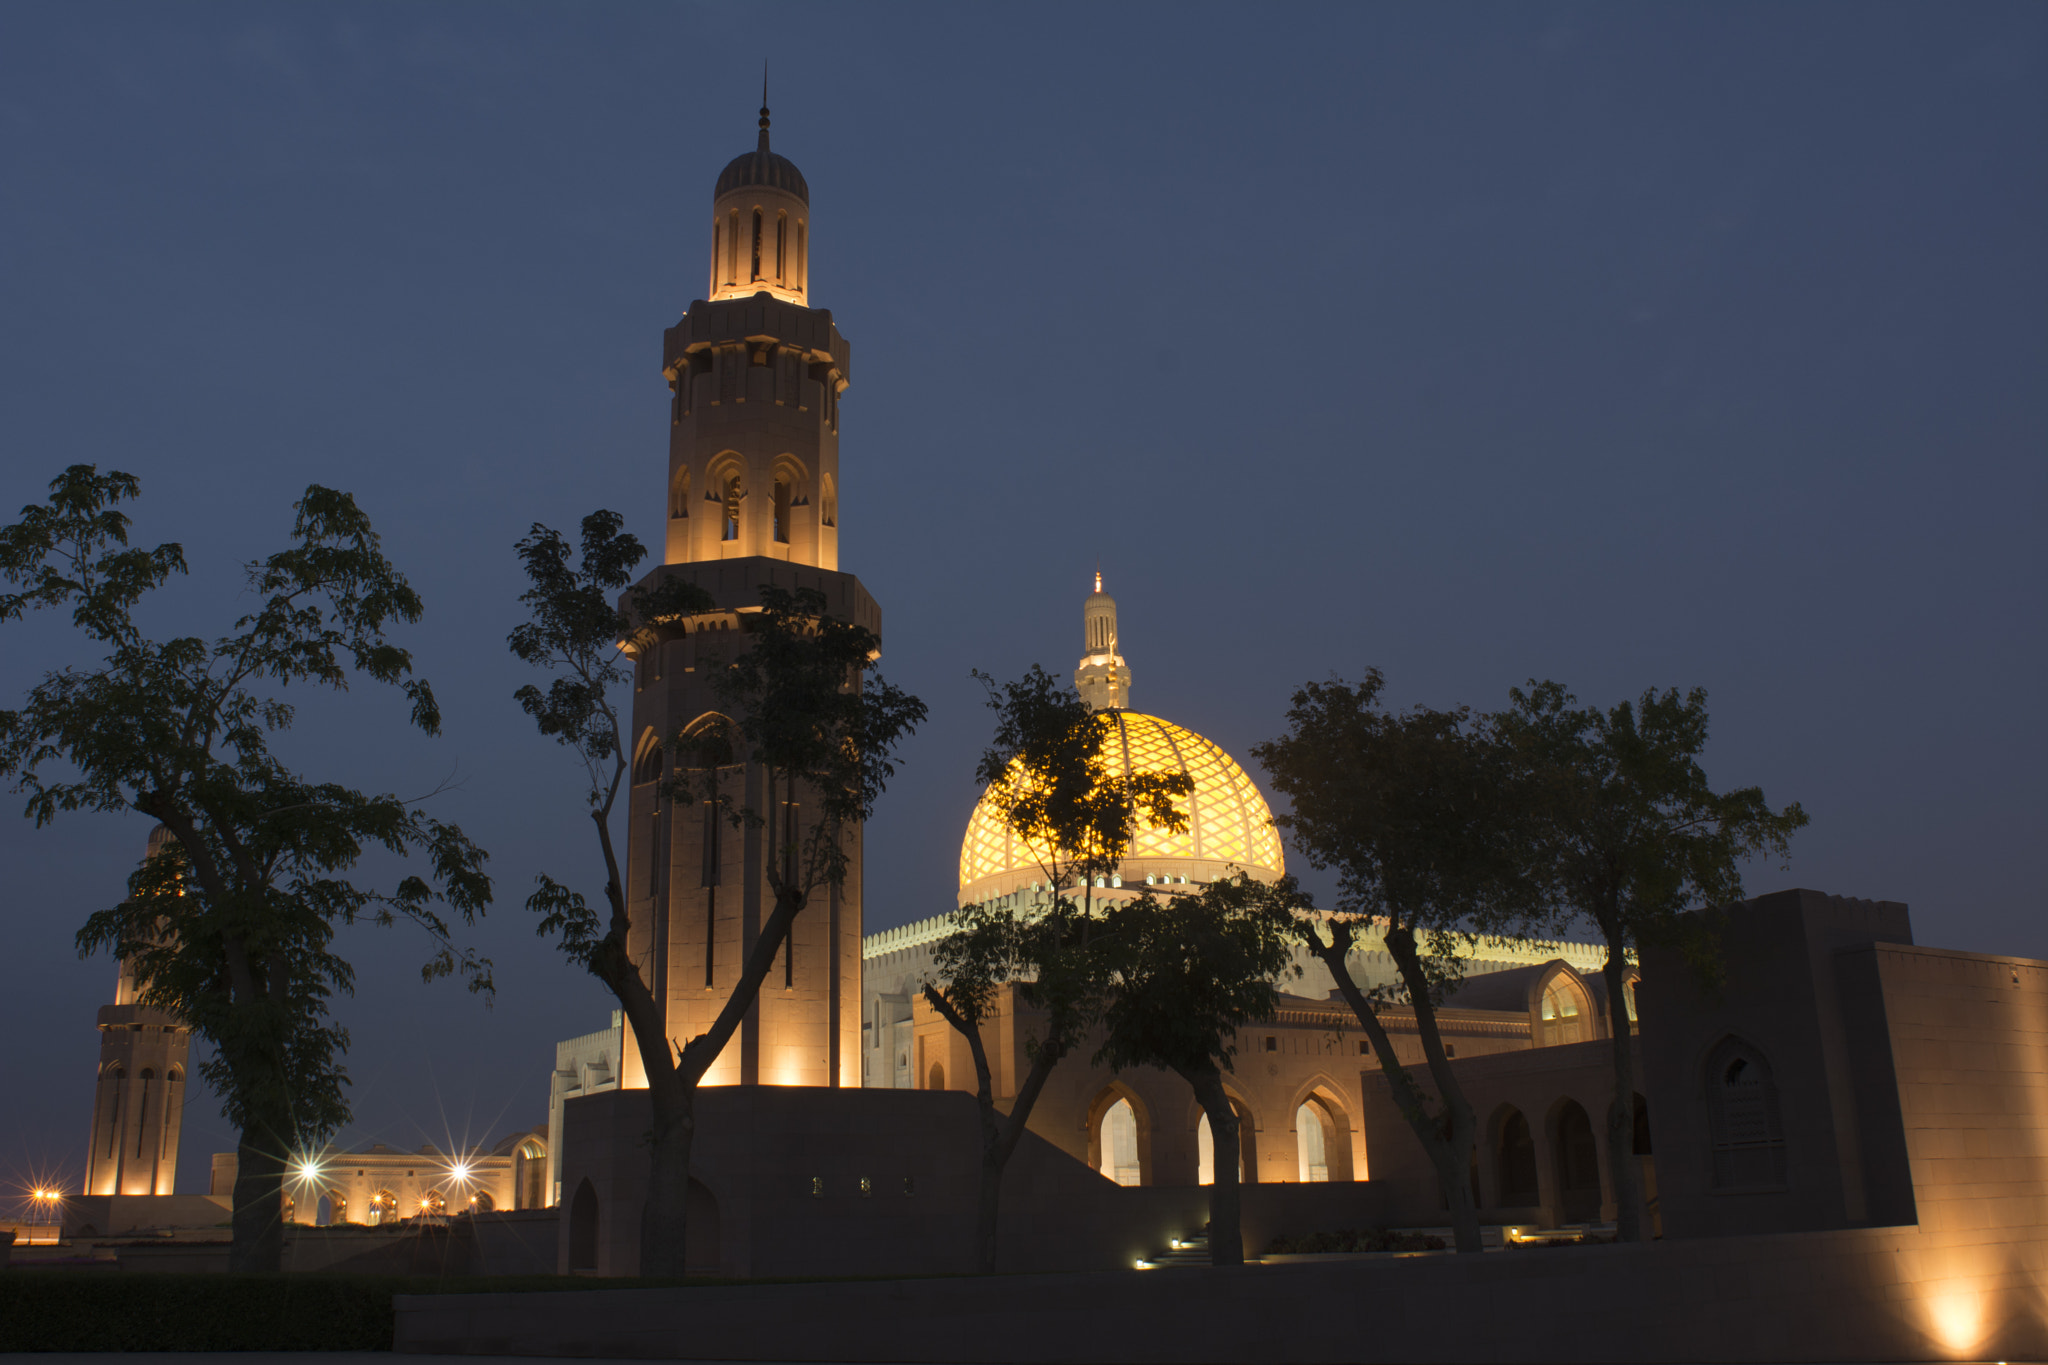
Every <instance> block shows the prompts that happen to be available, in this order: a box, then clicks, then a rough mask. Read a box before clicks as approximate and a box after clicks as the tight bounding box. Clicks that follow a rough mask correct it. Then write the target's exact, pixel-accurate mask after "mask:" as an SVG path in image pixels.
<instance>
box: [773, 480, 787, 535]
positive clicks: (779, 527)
mask: <svg viewBox="0 0 2048 1365" xmlns="http://www.w3.org/2000/svg"><path fill="white" fill-rule="evenodd" d="M789 512H790V486H789V480H788V479H787V478H780V479H777V480H776V481H775V543H776V544H778V545H787V544H789Z"/></svg>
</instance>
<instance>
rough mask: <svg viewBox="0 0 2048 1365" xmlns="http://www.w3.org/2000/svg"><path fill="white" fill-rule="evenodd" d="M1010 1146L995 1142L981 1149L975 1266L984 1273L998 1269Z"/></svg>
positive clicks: (975, 1216)
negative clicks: (998, 1239)
mask: <svg viewBox="0 0 2048 1365" xmlns="http://www.w3.org/2000/svg"><path fill="white" fill-rule="evenodd" d="M1009 1155H1010V1153H1009V1150H1008V1149H1007V1148H1002V1147H999V1146H995V1145H990V1146H984V1147H983V1148H982V1151H981V1194H980V1197H979V1199H978V1200H977V1201H976V1203H975V1208H974V1262H975V1269H977V1270H978V1271H980V1272H981V1273H982V1274H984V1275H993V1274H995V1273H996V1227H997V1218H998V1216H999V1215H1000V1213H1001V1211H1002V1203H1003V1168H1004V1167H1005V1166H1007V1165H1008V1164H1009Z"/></svg>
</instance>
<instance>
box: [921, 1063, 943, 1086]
mask: <svg viewBox="0 0 2048 1365" xmlns="http://www.w3.org/2000/svg"><path fill="white" fill-rule="evenodd" d="M945 1088H946V1068H945V1067H943V1066H940V1065H939V1064H938V1063H937V1062H933V1063H932V1069H931V1074H930V1075H929V1076H928V1077H927V1078H926V1085H925V1089H927V1090H944V1089H945Z"/></svg>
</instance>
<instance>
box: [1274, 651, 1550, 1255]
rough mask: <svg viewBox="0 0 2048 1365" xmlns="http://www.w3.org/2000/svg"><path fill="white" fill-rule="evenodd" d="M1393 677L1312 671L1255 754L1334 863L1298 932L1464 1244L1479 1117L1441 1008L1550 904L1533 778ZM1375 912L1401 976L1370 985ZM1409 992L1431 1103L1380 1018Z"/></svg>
mask: <svg viewBox="0 0 2048 1365" xmlns="http://www.w3.org/2000/svg"><path fill="white" fill-rule="evenodd" d="M1384 688H1385V680H1384V678H1383V677H1382V676H1381V674H1380V673H1379V671H1378V670H1377V669H1371V670H1368V671H1367V673H1366V675H1365V678H1364V680H1363V681H1361V682H1359V683H1358V684H1356V685H1352V684H1350V683H1345V682H1342V681H1338V680H1332V681H1330V682H1328V683H1310V684H1309V685H1308V686H1306V687H1304V688H1302V689H1301V690H1300V691H1298V692H1296V693H1295V694H1294V698H1293V703H1292V705H1291V706H1290V707H1289V709H1288V712H1287V722H1288V732H1287V734H1285V735H1283V736H1282V737H1281V738H1279V739H1275V740H1270V741H1268V742H1266V743H1264V744H1259V745H1255V746H1254V747H1253V749H1252V753H1253V754H1254V755H1255V756H1256V757H1257V758H1258V759H1259V761H1260V762H1261V763H1263V764H1265V766H1266V769H1267V771H1268V772H1270V773H1271V774H1272V776H1273V785H1274V786H1275V787H1276V788H1278V789H1279V790H1280V791H1281V792H1282V793H1284V794H1285V795H1286V796H1287V797H1288V799H1289V801H1290V802H1291V803H1292V807H1293V810H1292V813H1291V814H1289V815H1283V816H1280V817H1278V818H1277V820H1276V823H1278V824H1279V825H1280V826H1281V827H1282V828H1283V829H1286V830H1289V831H1290V832H1291V833H1292V834H1293V837H1294V844H1295V847H1296V848H1298V849H1299V850H1300V851H1301V853H1302V855H1303V856H1304V857H1306V858H1307V859H1308V861H1309V864H1310V865H1311V866H1313V867H1315V868H1318V869H1328V868H1334V869H1336V871H1337V878H1338V880H1337V886H1338V903H1337V908H1336V910H1335V912H1333V913H1330V914H1327V915H1303V916H1300V917H1299V918H1297V920H1296V921H1295V926H1296V933H1297V934H1298V935H1299V937H1300V938H1301V940H1302V942H1303V943H1305V944H1306V945H1307V947H1308V948H1309V950H1310V951H1311V952H1313V953H1314V954H1315V955H1316V957H1317V958H1318V959H1320V960H1321V961H1322V963H1323V964H1324V966H1326V967H1327V968H1329V971H1330V975H1331V976H1332V977H1333V978H1334V979H1335V980H1336V983H1337V989H1338V990H1339V991H1340V992H1342V994H1343V996H1344V1000H1345V1002H1346V1003H1347V1004H1349V1005H1350V1006H1351V1009H1352V1012H1353V1013H1354V1014H1356V1015H1357V1016H1358V1022H1359V1024H1360V1025H1361V1026H1362V1027H1363V1028H1364V1029H1365V1032H1366V1036H1367V1038H1368V1039H1370V1041H1371V1043H1372V1050H1373V1055H1374V1056H1376V1057H1377V1058H1378V1059H1379V1063H1380V1070H1381V1073H1382V1074H1383V1075H1385V1076H1386V1078H1387V1083H1388V1085H1389V1087H1390V1088H1391V1090H1392V1092H1393V1097H1394V1102H1395V1104H1396V1105H1397V1106H1398V1107H1399V1108H1400V1110H1401V1114H1402V1117H1404V1118H1405V1119H1407V1121H1408V1126H1409V1127H1410V1128H1411V1129H1412V1130H1413V1131H1414V1133H1415V1136H1416V1138H1417V1140H1418V1141H1420V1142H1421V1143H1422V1146H1423V1149H1424V1150H1425V1151H1426V1152H1427V1153H1428V1154H1429V1159H1430V1163H1431V1164H1432V1165H1433V1166H1434V1167H1435V1168H1436V1173H1437V1183H1438V1185H1439V1187H1440V1188H1441V1190H1442V1192H1443V1196H1444V1200H1445V1205H1446V1207H1447V1208H1449V1209H1450V1211H1451V1224H1452V1228H1453V1230H1454V1233H1455V1237H1456V1243H1457V1248H1458V1250H1459V1251H1461V1252H1477V1251H1480V1250H1482V1247H1481V1244H1480V1238H1479V1212H1478V1209H1477V1208H1476V1207H1475V1204H1474V1200H1473V1197H1472V1186H1471V1181H1470V1178H1469V1172H1470V1169H1471V1162H1472V1152H1473V1146H1474V1143H1475V1141H1476V1139H1477V1134H1478V1125H1477V1122H1476V1120H1475V1117H1474V1115H1473V1112H1472V1105H1471V1102H1470V1101H1469V1100H1468V1099H1466V1097H1465V1091H1464V1087H1463V1086H1462V1085H1461V1084H1460V1083H1459V1081H1458V1076H1457V1072H1456V1071H1455V1070H1454V1069H1453V1068H1452V1066H1451V1064H1450V1057H1449V1054H1448V1053H1446V1052H1445V1050H1444V1043H1443V1035H1442V1032H1441V1031H1440V1029H1439V1027H1438V1024H1437V1007H1438V1006H1439V1005H1440V1004H1441V1003H1442V1002H1443V999H1444V997H1445V995H1446V994H1448V993H1449V992H1450V991H1451V990H1453V989H1455V988H1456V986H1457V985H1458V983H1459V981H1460V980H1461V979H1462V977H1463V973H1464V959H1463V957H1462V956H1461V951H1462V950H1463V949H1465V948H1467V947H1469V945H1471V944H1472V943H1474V942H1476V941H1477V939H1478V938H1479V937H1480V936H1481V935H1490V936H1496V937H1509V938H1513V937H1518V936H1521V935H1522V934H1523V933H1525V932H1526V925H1527V923H1528V921H1529V918H1530V916H1531V915H1532V914H1533V913H1534V912H1535V911H1536V909H1537V907H1538V902H1537V901H1536V899H1535V897H1534V895H1533V893H1532V890H1531V884H1530V882H1529V880H1528V877H1527V874H1526V871H1525V868H1526V863H1527V855H1526V851H1525V849H1524V846H1523V844H1524V842H1525V841H1523V840H1522V839H1521V831H1522V830H1523V828H1524V826H1523V822H1522V821H1521V820H1520V818H1519V814H1518V808H1517V799H1518V793H1519V791H1520V789H1519V788H1517V787H1516V786H1515V785H1514V784H1513V783H1512V782H1510V781H1509V780H1508V778H1509V772H1510V769H1509V764H1508V762H1507V756H1506V750H1505V749H1504V747H1503V746H1502V745H1501V744H1500V743H1499V742H1498V741H1497V739H1496V738H1495V737H1494V736H1493V734H1492V733H1491V728H1490V727H1489V726H1488V725H1487V724H1486V723H1485V722H1484V721H1483V720H1482V719H1478V718H1475V717H1474V716H1473V715H1472V714H1471V712H1470V711H1468V710H1466V709H1465V708H1462V707H1460V708H1457V709H1454V710H1449V711H1437V710H1430V709H1428V708H1424V707H1416V708H1414V709H1413V710H1410V711H1405V712H1400V713H1393V712H1389V711H1387V710H1385V709H1384V708H1383V706H1382V704H1381V693H1382V692H1383V690H1384ZM1375 925H1377V926H1378V927H1379V929H1380V931H1381V936H1382V939H1383V941H1384V943H1385V945H1386V950H1387V955H1388V956H1389V957H1391V958H1392V959H1393V962H1394V966H1395V968H1396V970H1397V971H1398V973H1399V975H1400V984H1399V985H1398V986H1375V987H1370V988H1361V987H1360V986H1359V985H1358V983H1357V981H1356V979H1355V978H1354V977H1353V976H1352V974H1351V969H1350V963H1349V957H1350V953H1351V951H1352V948H1353V945H1354V943H1355V942H1356V939H1357V934H1358V932H1359V930H1360V929H1367V930H1369V929H1371V928H1372V927H1373V926H1375ZM1326 935H1327V937H1326ZM1404 1004H1405V1005H1406V1006H1407V1007H1408V1008H1409V1009H1410V1010H1412V1011H1413V1013H1414V1018H1415V1029H1416V1033H1417V1035H1418V1037H1419V1039H1420V1042H1421V1044H1422V1055H1423V1058H1424V1061H1425V1063H1426V1064H1427V1066H1428V1068H1429V1076H1430V1081H1431V1083H1432V1085H1433V1087H1434V1089H1435V1091H1436V1100H1435V1103H1434V1104H1432V1103H1431V1100H1430V1097H1429V1096H1428V1094H1426V1093H1425V1091H1424V1089H1423V1087H1422V1085H1421V1084H1420V1083H1419V1082H1418V1081H1417V1079H1416V1078H1415V1076H1414V1074H1413V1073H1411V1072H1410V1071H1409V1070H1408V1068H1407V1067H1406V1066H1404V1065H1403V1064H1402V1063H1401V1062H1400V1060H1399V1059H1398V1058H1397V1056H1396V1054H1395V1051H1394V1047H1393V1043H1392V1041H1391V1040H1390V1039H1389V1037H1388V1035H1387V1029H1386V1025H1385V1022H1384V1020H1383V1019H1382V1017H1381V1016H1382V1012H1383V1011H1384V1010H1386V1009H1387V1008H1389V1007H1390V1006H1400V1005H1404Z"/></svg>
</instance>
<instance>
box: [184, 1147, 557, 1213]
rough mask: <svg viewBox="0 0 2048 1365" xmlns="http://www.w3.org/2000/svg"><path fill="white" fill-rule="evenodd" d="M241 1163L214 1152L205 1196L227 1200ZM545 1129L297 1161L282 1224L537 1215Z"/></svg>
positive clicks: (542, 1199) (543, 1186)
mask: <svg viewBox="0 0 2048 1365" xmlns="http://www.w3.org/2000/svg"><path fill="white" fill-rule="evenodd" d="M240 1164H241V1162H240V1158H239V1157H237V1155H236V1154H235V1153H233V1152H216V1153H215V1154H214V1158H213V1170H212V1173H211V1176H210V1180H211V1186H210V1190H209V1193H211V1194H215V1195H219V1196H223V1197H231V1196H232V1195H233V1194H234V1191H235V1174H236V1172H237V1170H238V1169H239V1167H240ZM547 1172H548V1142H547V1129H546V1128H545V1127H540V1128H535V1129H533V1130H532V1131H531V1132H526V1133H512V1134H509V1135H508V1136H506V1137H504V1138H502V1139H500V1140H499V1141H498V1142H497V1143H496V1145H494V1146H492V1147H491V1148H489V1149H488V1150H486V1149H485V1148H483V1147H466V1148H462V1147H458V1148H455V1149H452V1150H450V1151H446V1152H444V1151H442V1150H441V1149H440V1148H438V1147H436V1146H435V1145H434V1144H433V1143H431V1142H429V1143H427V1144H426V1145H425V1146H423V1147H421V1148H420V1149H419V1150H418V1151H414V1152H406V1151H400V1150H399V1149H398V1148H396V1147H389V1146H386V1145H385V1144H384V1143H381V1142H372V1143H369V1144H366V1145H365V1146H362V1147H359V1148H357V1149H356V1150H355V1151H352V1152H339V1151H334V1150H332V1149H329V1150H326V1151H323V1152H321V1153H319V1154H318V1155H309V1156H303V1157H298V1158H295V1159H294V1160H293V1161H292V1162H291V1164H290V1165H289V1166H288V1167H287V1168H286V1170H285V1177H284V1220H285V1221H286V1222H287V1223H301V1224H305V1225H307V1226H309V1227H311V1226H318V1227H331V1226H334V1225H336V1224H340V1223H355V1224H358V1225H361V1226H363V1227H388V1226H390V1225H391V1224H394V1223H401V1222H404V1221H405V1220H407V1219H410V1218H418V1217H420V1216H421V1215H422V1214H424V1215H426V1216H428V1217H449V1216H453V1215H456V1214H462V1213H493V1212H502V1211H506V1210H515V1209H541V1208H546V1207H548V1205H549V1203H550V1202H552V1201H551V1200H550V1199H549V1198H548V1189H547Z"/></svg>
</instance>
